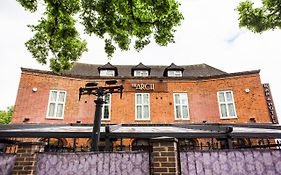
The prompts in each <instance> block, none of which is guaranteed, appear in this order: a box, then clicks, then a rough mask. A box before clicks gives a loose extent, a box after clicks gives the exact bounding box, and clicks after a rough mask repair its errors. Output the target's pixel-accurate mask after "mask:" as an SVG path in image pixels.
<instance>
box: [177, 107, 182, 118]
mask: <svg viewBox="0 0 281 175" xmlns="http://www.w3.org/2000/svg"><path fill="white" fill-rule="evenodd" d="M176 118H178V119H179V118H181V106H176Z"/></svg>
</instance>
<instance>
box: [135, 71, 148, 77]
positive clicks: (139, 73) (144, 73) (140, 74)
mask: <svg viewBox="0 0 281 175" xmlns="http://www.w3.org/2000/svg"><path fill="white" fill-rule="evenodd" d="M134 77H148V70H134Z"/></svg>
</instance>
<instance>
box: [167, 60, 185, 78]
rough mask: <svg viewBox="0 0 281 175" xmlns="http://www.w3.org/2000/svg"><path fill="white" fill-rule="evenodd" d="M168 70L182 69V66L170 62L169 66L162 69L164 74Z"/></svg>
mask: <svg viewBox="0 0 281 175" xmlns="http://www.w3.org/2000/svg"><path fill="white" fill-rule="evenodd" d="M169 70H179V71H182V72H183V71H184V68H182V67H180V66H177V65H175V64H174V63H172V64H171V65H170V66H168V67H166V68H165V70H164V73H163V74H164V76H167V72H168V71H169Z"/></svg>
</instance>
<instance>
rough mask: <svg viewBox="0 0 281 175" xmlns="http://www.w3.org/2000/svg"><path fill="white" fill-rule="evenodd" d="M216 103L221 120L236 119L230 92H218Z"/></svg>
mask: <svg viewBox="0 0 281 175" xmlns="http://www.w3.org/2000/svg"><path fill="white" fill-rule="evenodd" d="M217 95H218V102H219V109H220V116H221V119H227V118H237V116H236V111H235V104H234V98H233V92H232V91H219V92H218V93H217Z"/></svg>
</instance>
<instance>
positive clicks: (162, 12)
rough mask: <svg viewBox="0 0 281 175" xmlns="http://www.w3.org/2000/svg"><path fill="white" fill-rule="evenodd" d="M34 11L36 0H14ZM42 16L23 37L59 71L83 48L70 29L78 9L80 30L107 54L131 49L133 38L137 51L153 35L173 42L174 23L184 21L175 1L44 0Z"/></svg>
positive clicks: (163, 43) (83, 43)
mask: <svg viewBox="0 0 281 175" xmlns="http://www.w3.org/2000/svg"><path fill="white" fill-rule="evenodd" d="M17 1H18V2H19V3H20V4H21V5H22V6H23V7H24V8H25V9H27V10H29V11H31V12H35V11H36V10H37V5H38V2H37V0H17ZM44 3H45V4H46V11H45V13H44V15H45V17H44V18H43V17H42V18H41V20H40V21H39V24H38V25H32V26H30V28H31V29H32V31H33V32H35V35H34V36H33V38H32V39H30V40H29V41H27V42H26V46H27V49H28V50H29V51H30V52H31V54H32V56H33V57H34V58H35V59H36V60H37V61H38V62H40V63H42V64H46V63H47V60H50V68H51V70H53V71H54V72H60V71H62V70H67V69H70V68H71V67H72V64H73V62H74V61H77V60H78V59H79V58H80V57H81V55H82V53H83V52H84V51H86V41H84V40H81V38H80V37H79V33H78V31H77V30H76V28H75V23H76V20H75V19H74V16H75V15H76V16H77V14H78V13H79V14H80V16H79V18H80V20H81V23H82V24H83V25H84V27H85V32H86V33H87V34H89V35H92V34H94V35H96V36H98V37H99V38H101V39H104V42H105V47H104V48H105V52H106V53H107V56H108V57H112V56H113V54H114V52H115V50H116V47H119V48H120V49H121V50H122V51H127V50H129V49H130V44H131V43H132V42H134V48H135V49H136V50H137V51H140V50H142V49H143V48H144V47H145V46H146V45H148V44H149V43H150V42H151V39H152V38H154V40H155V42H156V43H158V44H159V45H161V46H166V45H167V44H169V43H173V42H174V32H175V31H176V30H175V29H174V28H175V27H176V26H178V25H180V23H181V21H182V20H183V16H182V14H181V13H180V12H179V10H178V8H179V5H180V4H179V3H177V2H176V0H44Z"/></svg>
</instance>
